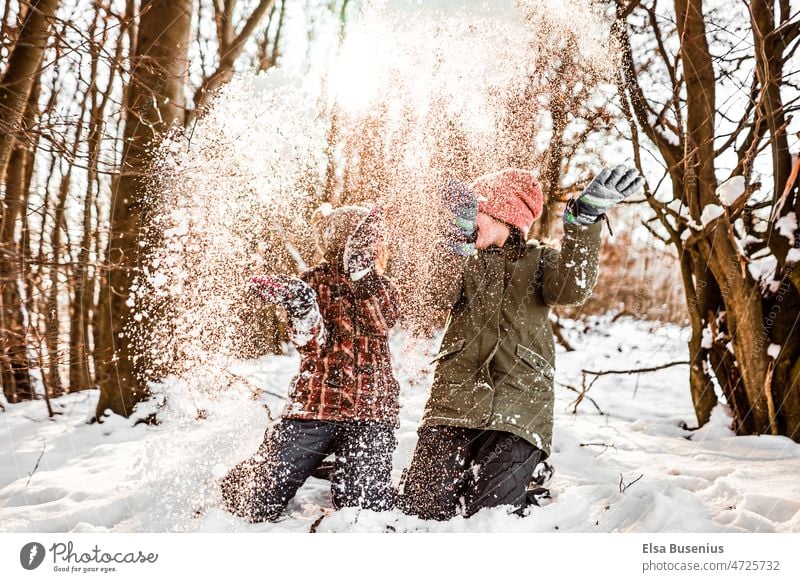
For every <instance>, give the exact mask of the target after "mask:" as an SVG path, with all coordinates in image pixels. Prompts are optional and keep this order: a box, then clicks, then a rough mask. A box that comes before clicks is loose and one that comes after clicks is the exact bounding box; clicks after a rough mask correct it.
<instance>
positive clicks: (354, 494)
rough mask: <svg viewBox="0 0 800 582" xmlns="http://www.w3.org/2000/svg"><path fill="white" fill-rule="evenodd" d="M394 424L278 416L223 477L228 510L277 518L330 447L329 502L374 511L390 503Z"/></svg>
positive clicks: (255, 517) (262, 518)
mask: <svg viewBox="0 0 800 582" xmlns="http://www.w3.org/2000/svg"><path fill="white" fill-rule="evenodd" d="M395 445H396V440H395V436H394V427H393V426H391V425H390V424H387V423H380V422H334V421H322V420H295V419H282V420H281V421H279V422H278V424H276V425H275V426H274V427H272V428H271V429H268V430H267V432H266V434H265V435H264V442H263V443H262V445H261V447H259V449H258V452H257V453H256V454H255V455H254V456H253V457H251V458H250V459H247V460H245V461H243V462H241V463H239V464H238V465H236V466H235V467H234V468H233V469H231V471H230V472H229V473H228V474H227V475H226V476H225V477H224V478H223V480H222V483H221V488H222V497H223V500H224V502H225V505H226V507H227V508H228V510H229V511H231V513H234V514H236V515H238V516H240V517H244V518H246V519H248V520H250V521H253V522H261V521H275V520H277V519H278V518H279V517H280V515H281V513H282V511H283V509H284V508H285V507H286V505H287V503H289V501H290V500H291V499H292V497H294V495H295V493H297V490H298V489H299V488H300V486H301V485H302V484H303V483H304V482H305V480H306V479H307V478H308V477H309V476H311V474H312V473H313V472H314V470H315V469H316V468H317V467H318V466H319V465H320V463H321V462H322V460H323V459H324V458H325V457H326V456H328V455H329V454H331V453H333V454H334V455H335V456H336V461H335V468H334V471H333V473H332V475H331V492H332V495H333V504H334V506H335V507H336V508H340V507H350V506H356V507H363V508H366V509H373V510H376V511H380V510H385V509H390V508H391V507H392V505H393V496H392V491H391V470H392V452H393V451H394V448H395Z"/></svg>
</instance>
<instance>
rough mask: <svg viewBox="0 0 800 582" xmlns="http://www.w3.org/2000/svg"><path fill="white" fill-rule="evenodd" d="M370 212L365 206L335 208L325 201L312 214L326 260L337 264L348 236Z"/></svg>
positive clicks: (312, 223)
mask: <svg viewBox="0 0 800 582" xmlns="http://www.w3.org/2000/svg"><path fill="white" fill-rule="evenodd" d="M368 214H369V208H364V207H363V206H340V207H339V208H333V207H332V206H331V205H330V204H329V203H327V202H325V203H324V204H322V205H321V206H320V207H319V208H317V209H316V210H315V211H314V213H313V214H312V215H311V226H312V227H313V228H314V232H315V233H316V236H317V246H318V247H319V249H320V251H321V252H322V255H323V256H324V257H325V260H326V261H328V262H329V263H333V264H337V263H338V261H339V260H340V259H341V257H342V255H343V254H344V245H345V244H346V243H347V238H348V237H349V236H350V235H351V234H353V231H354V230H355V229H356V227H357V226H358V225H359V224H360V223H361V221H362V220H364V218H365V217H366V216H367V215H368Z"/></svg>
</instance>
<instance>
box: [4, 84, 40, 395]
mask: <svg viewBox="0 0 800 582" xmlns="http://www.w3.org/2000/svg"><path fill="white" fill-rule="evenodd" d="M38 87H39V83H38V80H37V81H36V82H34V86H33V87H32V89H31V92H30V94H29V95H28V106H27V107H26V108H25V112H24V114H23V117H22V119H21V120H20V121H19V126H20V127H21V128H23V129H24V128H31V127H33V124H34V123H35V121H36V116H37V113H38V99H39V90H38ZM7 137H10V136H7ZM11 143H12V144H14V146H13V148H12V150H13V151H12V153H11V155H10V156H9V158H8V164H7V168H6V175H5V177H6V181H5V199H4V203H3V207H2V209H1V210H2V212H0V330H2V335H0V345H1V346H2V354H0V366H2V373H0V377H2V380H3V392H4V394H5V396H6V398H7V399H8V401H9V402H19V401H20V400H31V399H33V397H34V391H33V385H32V382H31V377H30V367H31V366H30V362H29V360H28V353H27V352H28V341H27V335H28V334H27V332H26V321H25V316H24V313H23V308H24V306H23V300H22V295H21V293H20V290H21V287H20V285H22V283H23V277H22V271H21V270H20V267H21V264H22V261H21V257H22V256H23V252H24V249H23V245H22V244H17V241H16V240H15V233H16V230H17V219H18V216H19V214H20V210H21V209H22V208H24V207H25V200H27V197H28V196H27V192H28V189H29V187H30V180H31V171H32V167H33V166H32V161H33V156H34V151H31V148H29V146H28V144H27V143H23V142H17V141H14V140H12V141H11ZM8 147H11V146H8Z"/></svg>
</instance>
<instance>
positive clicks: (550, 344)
mask: <svg viewBox="0 0 800 582" xmlns="http://www.w3.org/2000/svg"><path fill="white" fill-rule="evenodd" d="M600 229H601V224H600V223H597V224H593V225H590V226H579V225H571V224H565V225H564V237H563V238H562V241H561V250H560V251H559V250H557V249H555V248H552V247H550V246H547V245H544V244H541V243H539V242H538V241H535V240H534V241H529V242H527V243H525V242H523V241H522V240H521V239H520V238H519V237H516V238H515V237H513V236H512V237H510V238H509V240H508V241H507V242H506V244H505V245H504V246H503V247H502V248H498V247H492V248H489V249H487V250H481V251H478V253H477V254H476V255H474V256H472V257H469V258H466V259H464V258H458V259H454V258H449V260H446V261H442V262H441V263H440V265H441V266H440V275H441V277H442V278H443V280H441V281H439V282H438V283H439V286H438V287H437V288H436V289H434V290H432V291H431V297H430V302H431V304H432V306H434V307H437V308H440V309H448V308H449V309H450V313H449V316H448V319H447V323H446V327H445V333H444V338H443V340H442V345H441V349H440V350H439V353H438V355H437V356H436V357H435V358H434V361H435V362H436V370H435V373H434V381H433V386H432V387H431V395H430V398H429V400H428V402H427V405H426V408H425V414H424V416H423V419H422V426H427V425H450V426H460V427H467V428H477V429H489V430H503V431H508V432H510V433H513V434H515V435H517V436H519V437H521V438H523V439H525V440H526V441H528V442H530V443H532V444H533V445H535V446H537V447H539V448H540V449H542V450H544V451H545V453H546V454H548V455H549V454H550V444H551V439H552V434H553V401H554V392H553V383H554V367H555V344H554V341H553V330H552V327H551V324H550V318H549V315H550V308H551V307H552V306H554V305H580V304H582V303H583V302H585V301H586V300H587V299H588V298H589V296H590V295H591V293H592V289H593V288H594V285H595V282H596V281H597V270H598V259H599V254H600V246H601V241H600Z"/></svg>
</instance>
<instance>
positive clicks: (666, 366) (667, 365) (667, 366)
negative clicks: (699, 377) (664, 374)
mask: <svg viewBox="0 0 800 582" xmlns="http://www.w3.org/2000/svg"><path fill="white" fill-rule="evenodd" d="M684 365H685V366H688V365H689V362H688V361H680V362H670V363H668V364H662V365H660V366H652V367H650V368H639V369H636V370H605V371H603V372H595V371H593V370H581V372H583V373H584V374H593V375H595V376H605V375H607V374H641V373H643V372H655V371H657V370H663V369H664V368H671V367H672V366H684Z"/></svg>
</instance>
